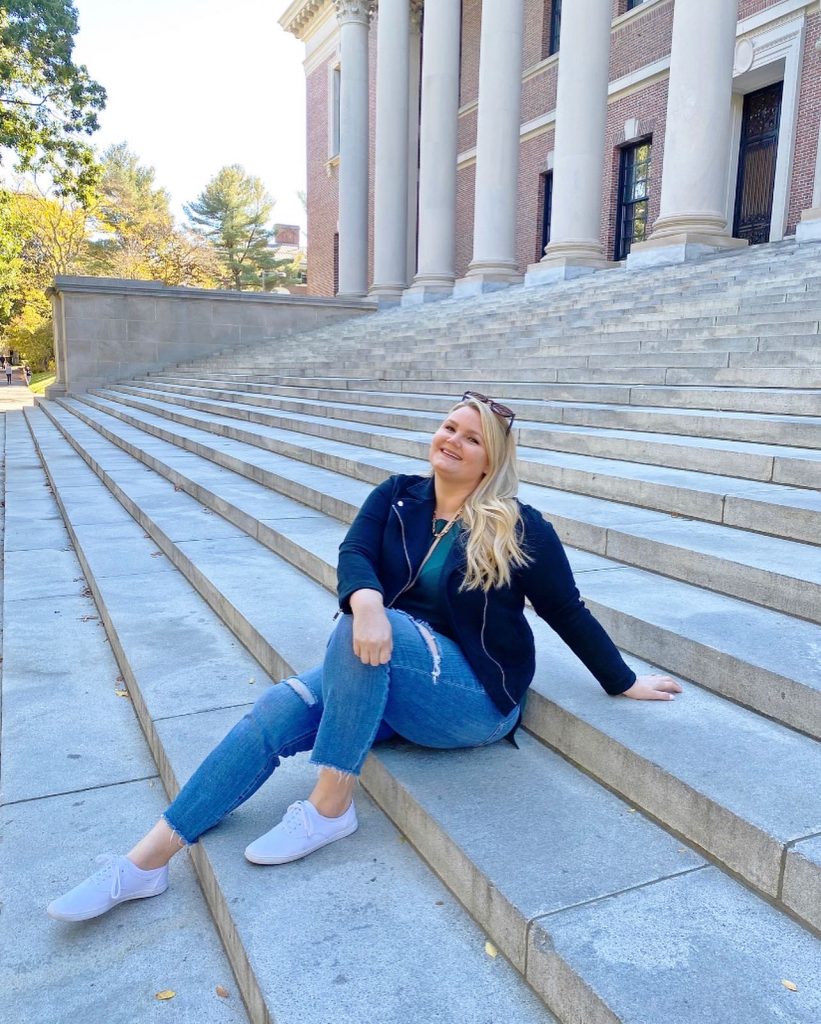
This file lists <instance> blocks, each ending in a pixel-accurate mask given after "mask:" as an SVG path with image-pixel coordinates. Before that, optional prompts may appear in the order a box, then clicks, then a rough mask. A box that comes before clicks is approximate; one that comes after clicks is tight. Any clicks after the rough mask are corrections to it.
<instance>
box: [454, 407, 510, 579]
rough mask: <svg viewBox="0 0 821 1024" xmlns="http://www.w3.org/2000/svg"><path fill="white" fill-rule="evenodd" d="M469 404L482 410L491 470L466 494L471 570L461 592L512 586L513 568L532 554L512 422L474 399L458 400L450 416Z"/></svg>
mask: <svg viewBox="0 0 821 1024" xmlns="http://www.w3.org/2000/svg"><path fill="white" fill-rule="evenodd" d="M465 407H469V408H471V409H475V410H476V411H477V412H478V413H479V418H480V421H481V425H482V440H483V441H484V445H485V453H486V455H487V460H488V469H487V473H486V474H485V475H484V476H483V477H482V480H481V482H480V483H479V486H478V487H477V488H476V490H475V491H473V493H472V494H471V495H470V496H469V497H468V498H467V500H466V501H465V504H464V508H463V511H462V520H463V522H464V526H465V529H466V531H467V549H466V556H467V570H466V572H465V578H464V580H463V581H462V585H461V587H460V589H461V590H484V591H485V592H487V591H488V590H491V589H492V588H493V587H504V586H508V585H509V584H510V580H511V571H512V570H513V569H517V568H520V567H521V566H523V565H526V564H527V563H528V562H529V561H530V558H529V556H528V555H527V554H526V553H525V551H524V550H523V548H522V546H521V540H522V538H521V532H522V531H521V525H520V524H521V515H520V513H519V505H518V502H517V501H516V492H517V491H518V490H519V474H518V472H517V471H516V441H515V439H514V437H513V431H512V430H511V431H510V432H508V431H507V423H506V422H505V420H503V419H502V418H501V417H499V416H497V415H496V413H494V412H491V410H490V408H489V406H487V405H485V403H484V402H479V401H477V400H476V399H475V398H466V399H465V400H464V401H462V402H457V403H456V405H454V406H453V408H452V409H451V410H450V412H449V413H448V415H451V414H452V413H454V412H456V410H457V409H464V408H465Z"/></svg>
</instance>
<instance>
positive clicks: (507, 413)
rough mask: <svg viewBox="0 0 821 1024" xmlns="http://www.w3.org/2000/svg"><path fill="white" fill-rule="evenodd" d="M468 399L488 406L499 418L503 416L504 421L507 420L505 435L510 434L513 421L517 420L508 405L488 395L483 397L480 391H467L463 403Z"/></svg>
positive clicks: (463, 396)
mask: <svg viewBox="0 0 821 1024" xmlns="http://www.w3.org/2000/svg"><path fill="white" fill-rule="evenodd" d="M466 398H472V399H473V400H474V401H476V402H481V403H482V405H486V406H488V407H489V409H490V411H491V412H492V413H495V414H496V415H497V416H501V417H502V419H504V420H507V430H506V431H505V434H509V433H510V430H511V427H512V426H513V421H514V420H515V419H516V413H515V412H514V411H513V410H512V409H508V407H507V406H506V405H502V404H501V403H500V402H497V401H496V400H495V399H493V398H488V396H487V395H483V394H482V393H481V392H479V391H466V392H465V393H464V394H463V395H462V398H461V401H463V402H464V400H465V399H466Z"/></svg>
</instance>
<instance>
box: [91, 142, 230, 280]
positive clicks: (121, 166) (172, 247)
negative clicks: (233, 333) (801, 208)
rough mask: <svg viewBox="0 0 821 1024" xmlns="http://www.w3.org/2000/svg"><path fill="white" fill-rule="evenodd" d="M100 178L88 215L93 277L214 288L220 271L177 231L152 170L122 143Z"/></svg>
mask: <svg viewBox="0 0 821 1024" xmlns="http://www.w3.org/2000/svg"><path fill="white" fill-rule="evenodd" d="M101 166H102V177H101V179H100V184H99V187H98V199H97V203H96V204H95V207H94V210H93V216H94V222H95V224H96V227H97V237H96V239H95V240H94V241H93V242H91V243H90V245H89V248H90V251H91V253H92V254H93V257H94V264H93V272H94V273H98V274H101V275H104V276H106V277H126V278H137V279H142V280H152V281H162V282H163V284H169V285H180V284H185V285H195V286H199V287H205V288H207V287H213V286H214V285H215V284H216V283H217V281H218V280H219V278H220V276H221V267H220V263H219V260H218V258H217V256H216V253H215V252H214V251H213V249H212V247H211V246H210V245H209V244H208V243H207V242H205V241H204V240H203V239H202V238H200V237H199V236H197V235H195V234H194V233H193V232H192V231H186V230H184V229H180V228H178V227H177V226H176V225H175V223H174V218H173V215H172V213H171V200H170V197H169V195H168V192H166V190H165V189H164V188H160V187H158V186H157V185H156V183H155V171H154V168H153V167H146V166H144V165H142V164H140V161H139V157H138V156H137V154H136V153H132V152H131V150H129V148H128V145H127V144H126V143H125V142H121V143H119V144H118V145H116V146H110V147H109V148H108V149H107V150H106V151H105V152H104V153H103V155H102V158H101Z"/></svg>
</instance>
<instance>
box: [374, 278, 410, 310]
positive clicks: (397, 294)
mask: <svg viewBox="0 0 821 1024" xmlns="http://www.w3.org/2000/svg"><path fill="white" fill-rule="evenodd" d="M404 290H405V286H404V285H401V284H375V285H372V286H371V290H370V291H369V292H368V298H369V299H371V300H372V301H373V302H375V303H376V305H377V307H378V308H379V309H395V308H396V307H397V306H398V305H399V303H400V302H401V301H402V293H403V292H404Z"/></svg>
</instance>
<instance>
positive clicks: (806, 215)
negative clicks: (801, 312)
mask: <svg viewBox="0 0 821 1024" xmlns="http://www.w3.org/2000/svg"><path fill="white" fill-rule="evenodd" d="M815 49H816V52H817V53H821V39H819V40H818V42H817V43H816V44H815ZM795 239H796V241H797V242H821V125H819V126H818V150H817V152H816V154H815V183H814V186H813V190H812V206H811V207H810V208H809V209H808V210H804V212H803V213H802V214H801V220H800V221H799V223H798V225H797V226H796V229H795Z"/></svg>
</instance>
